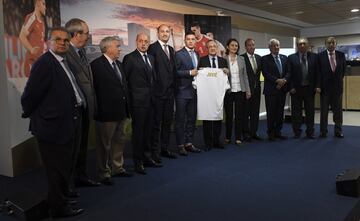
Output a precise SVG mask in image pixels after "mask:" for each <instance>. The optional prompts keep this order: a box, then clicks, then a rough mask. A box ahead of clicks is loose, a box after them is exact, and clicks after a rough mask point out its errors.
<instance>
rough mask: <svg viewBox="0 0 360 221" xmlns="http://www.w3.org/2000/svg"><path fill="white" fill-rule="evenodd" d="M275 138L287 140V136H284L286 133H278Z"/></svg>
mask: <svg viewBox="0 0 360 221" xmlns="http://www.w3.org/2000/svg"><path fill="white" fill-rule="evenodd" d="M275 138H278V139H280V140H286V139H287V136H284V135H281V134H276V135H275Z"/></svg>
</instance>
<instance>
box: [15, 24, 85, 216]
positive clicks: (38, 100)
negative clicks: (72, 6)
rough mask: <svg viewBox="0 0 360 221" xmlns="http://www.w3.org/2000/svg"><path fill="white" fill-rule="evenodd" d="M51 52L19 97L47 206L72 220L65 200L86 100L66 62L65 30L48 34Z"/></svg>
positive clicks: (74, 212) (37, 65)
mask: <svg viewBox="0 0 360 221" xmlns="http://www.w3.org/2000/svg"><path fill="white" fill-rule="evenodd" d="M49 40H50V44H49V48H50V50H49V51H48V52H46V53H45V54H43V55H42V56H41V57H40V58H39V59H38V60H37V61H36V62H35V63H34V65H33V67H32V69H31V74H30V77H29V80H28V81H27V84H26V87H25V89H24V93H23V94H22V96H21V104H22V108H23V117H25V118H27V117H30V129H29V130H30V131H31V132H32V134H33V135H34V136H35V138H36V139H37V141H38V145H39V150H40V155H41V158H42V161H43V163H44V166H45V169H46V174H47V178H48V203H49V208H50V215H51V216H53V217H65V216H75V215H78V214H79V213H81V212H82V211H83V210H82V209H73V208H72V207H71V206H70V204H69V200H68V199H67V198H66V195H67V194H68V193H67V191H68V190H69V182H70V176H71V169H72V165H73V162H74V161H75V158H76V157H77V155H76V149H77V148H76V147H77V145H78V143H77V141H78V139H77V137H81V114H82V111H83V110H82V108H84V106H86V100H85V97H84V95H83V93H82V91H81V89H80V88H79V86H78V85H77V83H76V80H75V78H74V75H73V73H72V70H71V69H70V68H69V67H68V65H67V62H66V60H65V55H66V52H67V51H68V49H69V41H70V36H69V34H68V32H67V30H66V29H65V28H62V27H57V28H53V29H52V30H51V31H50V39H49Z"/></svg>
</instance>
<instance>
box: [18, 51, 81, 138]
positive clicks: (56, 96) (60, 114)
mask: <svg viewBox="0 0 360 221" xmlns="http://www.w3.org/2000/svg"><path fill="white" fill-rule="evenodd" d="M21 105H22V109H23V117H25V118H27V117H30V127H29V130H30V131H31V132H32V134H33V135H34V136H35V137H36V138H37V139H39V140H41V141H42V142H46V143H51V144H66V143H69V142H70V141H71V140H72V139H73V138H74V133H75V120H74V119H76V116H75V114H76V108H77V102H76V98H75V93H74V89H73V87H72V85H71V81H70V80H69V78H68V76H67V75H66V72H65V71H64V70H63V68H62V66H61V65H60V63H59V61H58V60H56V58H55V57H54V55H52V54H51V53H50V52H49V51H48V52H46V53H45V54H43V55H42V56H41V57H40V58H39V59H38V60H37V61H36V62H35V63H34V65H33V67H32V69H31V74H30V77H29V79H28V81H27V83H26V86H25V89H24V92H23V94H22V96H21Z"/></svg>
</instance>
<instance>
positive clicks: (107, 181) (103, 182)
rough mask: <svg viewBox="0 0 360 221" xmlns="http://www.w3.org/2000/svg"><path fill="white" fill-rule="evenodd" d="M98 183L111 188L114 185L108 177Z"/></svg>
mask: <svg viewBox="0 0 360 221" xmlns="http://www.w3.org/2000/svg"><path fill="white" fill-rule="evenodd" d="M100 183H102V184H104V185H106V186H112V185H114V182H113V181H112V180H111V178H110V177H105V178H104V179H102V180H100Z"/></svg>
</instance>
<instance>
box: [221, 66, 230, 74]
mask: <svg viewBox="0 0 360 221" xmlns="http://www.w3.org/2000/svg"><path fill="white" fill-rule="evenodd" d="M222 70H223V72H224V74H226V75H229V73H230V71H229V69H227V68H223V69H222Z"/></svg>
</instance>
